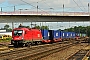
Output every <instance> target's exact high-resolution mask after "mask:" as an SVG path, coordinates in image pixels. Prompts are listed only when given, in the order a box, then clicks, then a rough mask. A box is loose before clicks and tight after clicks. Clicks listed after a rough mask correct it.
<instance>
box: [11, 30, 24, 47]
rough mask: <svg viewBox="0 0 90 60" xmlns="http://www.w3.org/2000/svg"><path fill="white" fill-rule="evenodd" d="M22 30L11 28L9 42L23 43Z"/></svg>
mask: <svg viewBox="0 0 90 60" xmlns="http://www.w3.org/2000/svg"><path fill="white" fill-rule="evenodd" d="M23 32H24V31H23V30H13V32H12V40H11V44H13V45H18V44H20V45H23V39H24V36H23V34H24V33H23Z"/></svg>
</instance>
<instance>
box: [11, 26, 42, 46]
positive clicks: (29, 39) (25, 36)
mask: <svg viewBox="0 0 90 60" xmlns="http://www.w3.org/2000/svg"><path fill="white" fill-rule="evenodd" d="M42 40H43V39H42V34H41V30H39V29H29V28H22V27H20V28H15V29H13V31H12V40H11V44H13V45H14V46H23V45H25V46H30V45H31V44H39V43H41V42H42Z"/></svg>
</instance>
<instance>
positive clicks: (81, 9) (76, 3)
mask: <svg viewBox="0 0 90 60" xmlns="http://www.w3.org/2000/svg"><path fill="white" fill-rule="evenodd" d="M73 1H74V2H75V3H76V5H77V6H78V7H79V8H80V9H81V7H80V6H79V5H78V3H77V2H76V1H75V0H73ZM81 10H82V9H81ZM82 11H83V10H82Z"/></svg>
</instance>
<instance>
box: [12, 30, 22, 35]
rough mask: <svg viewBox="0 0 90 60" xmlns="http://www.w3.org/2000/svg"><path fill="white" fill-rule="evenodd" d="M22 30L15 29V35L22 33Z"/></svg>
mask: <svg viewBox="0 0 90 60" xmlns="http://www.w3.org/2000/svg"><path fill="white" fill-rule="evenodd" d="M22 32H23V31H22V30H15V31H14V35H15V36H21V35H22Z"/></svg>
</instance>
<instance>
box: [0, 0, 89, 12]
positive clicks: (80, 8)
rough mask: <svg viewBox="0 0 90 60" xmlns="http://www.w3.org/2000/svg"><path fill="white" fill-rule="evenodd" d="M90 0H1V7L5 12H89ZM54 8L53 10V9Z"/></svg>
mask: <svg viewBox="0 0 90 60" xmlns="http://www.w3.org/2000/svg"><path fill="white" fill-rule="evenodd" d="M88 3H90V0H0V7H2V10H3V11H4V12H7V11H14V6H15V9H16V10H19V9H23V10H25V9H28V10H32V11H36V10H37V5H38V8H39V11H53V12H62V11H63V5H64V11H65V12H87V11H88ZM51 8H52V9H51Z"/></svg>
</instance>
